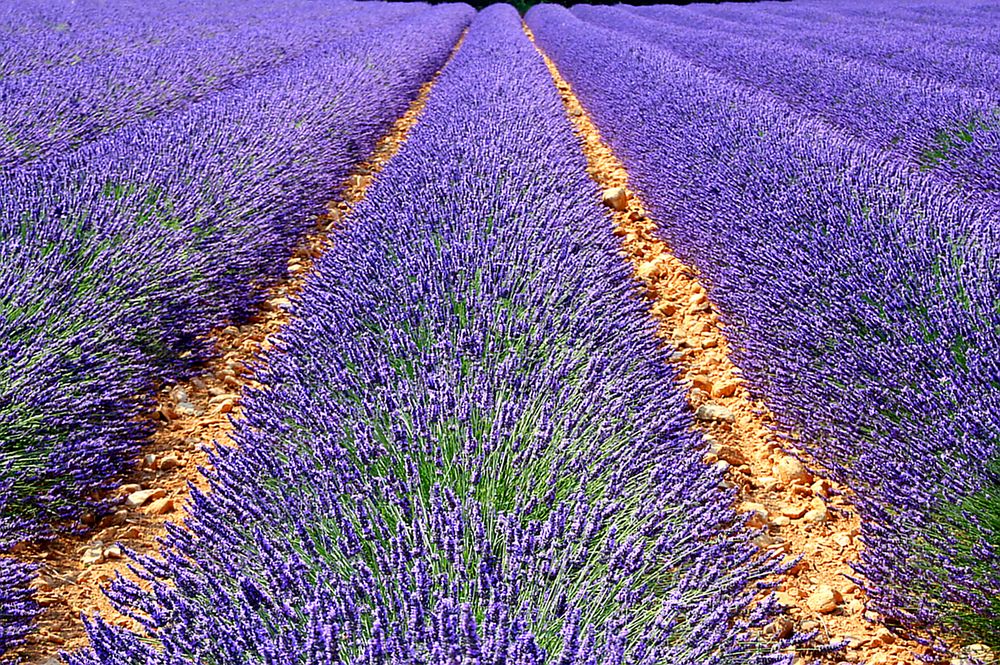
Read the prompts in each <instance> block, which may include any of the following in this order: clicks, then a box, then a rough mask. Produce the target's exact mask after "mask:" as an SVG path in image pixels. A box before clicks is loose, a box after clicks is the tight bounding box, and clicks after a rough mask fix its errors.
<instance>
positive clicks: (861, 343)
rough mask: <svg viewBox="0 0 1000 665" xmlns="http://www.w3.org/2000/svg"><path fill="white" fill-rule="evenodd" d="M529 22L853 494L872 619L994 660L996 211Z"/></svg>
mask: <svg viewBox="0 0 1000 665" xmlns="http://www.w3.org/2000/svg"><path fill="white" fill-rule="evenodd" d="M574 11H577V10H574ZM579 11H580V13H581V14H583V15H587V16H588V17H590V16H593V15H595V14H596V13H597V11H598V10H596V9H587V10H583V9H579ZM615 15H616V16H622V14H621V13H618V14H615ZM625 16H627V14H625ZM527 20H528V23H529V25H530V26H531V27H532V29H533V30H534V32H535V35H536V38H537V39H538V42H539V44H540V45H541V47H542V48H543V50H545V51H546V52H547V53H548V54H549V55H550V57H552V58H553V60H554V61H555V63H556V65H557V66H558V67H559V68H560V70H561V71H562V73H563V75H564V76H565V77H566V78H567V79H568V80H569V82H570V83H571V84H572V85H573V86H574V89H575V91H576V93H577V95H578V96H579V97H580V99H581V101H582V102H583V104H584V106H585V107H586V108H587V109H588V111H589V112H590V113H591V114H592V116H593V118H594V120H595V122H596V123H597V125H598V126H599V127H600V129H601V131H602V133H603V134H604V136H605V138H606V139H607V140H608V141H609V142H610V144H611V146H612V148H613V149H614V150H615V151H616V153H617V154H618V155H619V157H620V158H621V159H622V160H623V162H624V163H625V165H626V167H627V168H628V169H629V172H630V174H631V176H632V178H633V183H634V185H635V186H636V188H637V190H638V191H639V192H640V194H641V196H642V197H643V198H644V200H645V202H646V203H647V204H648V206H649V208H650V210H651V213H652V214H653V215H654V217H655V219H656V220H657V222H658V224H659V225H660V228H661V229H662V233H663V235H664V237H665V239H666V240H667V241H668V242H669V243H670V245H671V246H672V247H673V248H674V250H675V251H676V252H677V253H678V254H679V255H680V256H681V258H683V259H684V260H686V261H689V262H691V263H692V264H693V265H695V266H697V268H698V269H699V271H700V273H701V275H702V277H703V279H704V280H705V281H706V283H707V284H708V286H709V288H710V292H711V295H712V297H713V299H714V300H715V302H716V303H717V304H718V305H719V307H720V309H721V311H722V312H723V315H724V320H725V324H726V330H727V334H728V336H729V337H730V339H731V340H732V342H733V343H734V347H735V348H736V350H737V357H736V360H737V362H738V363H739V364H740V365H741V366H742V368H743V369H744V370H745V372H746V375H747V377H748V379H749V381H750V382H751V384H752V387H753V388H754V390H755V391H756V392H757V394H758V395H760V396H762V397H764V398H765V399H766V400H767V401H768V403H769V404H770V405H771V406H772V408H773V409H774V410H775V412H776V413H777V414H778V415H779V417H781V418H782V419H783V420H784V424H785V425H786V426H787V427H788V428H789V429H791V430H793V431H795V432H796V433H797V434H798V435H799V436H800V438H801V443H802V445H804V446H805V447H806V448H807V449H808V450H809V452H810V453H811V454H812V455H813V457H814V458H815V459H817V460H818V461H819V462H820V463H821V464H823V465H825V466H826V467H827V468H828V469H829V470H831V471H832V472H833V473H834V474H835V475H836V476H837V477H838V478H840V479H842V480H844V481H845V482H847V483H848V484H849V485H850V486H851V487H852V488H854V489H855V490H856V491H857V494H858V499H857V501H858V503H857V506H858V508H859V509H860V511H861V513H862V516H863V521H862V529H863V534H862V535H863V540H864V544H865V548H866V549H865V553H864V561H863V563H862V565H861V570H862V571H863V572H864V574H865V575H866V576H867V579H868V580H869V582H870V584H871V586H872V591H873V593H874V594H875V598H876V601H877V607H878V609H880V610H881V611H883V612H885V613H886V614H888V615H890V616H893V617H896V618H898V619H901V620H903V621H906V622H908V623H921V622H926V621H932V620H935V619H941V620H946V621H949V622H954V624H953V625H958V626H959V627H962V628H968V629H971V630H978V631H980V632H979V635H980V637H981V638H982V639H984V640H990V641H992V642H994V643H995V642H996V640H997V636H998V635H1000V630H998V622H1000V600H998V598H1000V573H998V571H1000V567H998V566H1000V462H998V460H1000V445H998V442H1000V357H998V356H997V352H996V350H997V349H998V348H1000V310H998V308H997V305H998V303H1000V281H998V280H997V279H996V278H995V275H996V271H997V268H998V266H1000V227H998V226H997V224H996V219H995V218H994V217H993V216H991V215H992V213H984V212H983V210H981V209H978V208H976V207H975V206H973V205H972V204H970V203H969V202H968V201H966V200H964V199H963V198H961V197H960V196H958V195H954V194H952V193H951V192H950V191H949V190H947V189H946V188H943V187H942V186H941V185H940V183H939V182H938V181H937V180H935V179H931V178H930V177H928V176H926V175H923V174H920V173H915V172H913V171H912V170H911V169H909V168H907V167H906V166H905V165H902V164H899V163H898V162H896V161H893V160H890V159H888V158H886V157H885V156H884V155H882V154H880V153H878V152H876V151H873V150H871V149H870V148H869V147H868V146H866V145H864V144H862V143H859V142H857V141H855V140H852V139H850V138H849V137H845V136H844V135H843V134H841V133H839V132H837V131H836V130H834V129H833V128H831V127H830V126H829V125H828V124H825V123H822V122H818V121H817V120H815V119H813V118H809V117H806V116H802V115H801V114H799V113H797V112H796V111H795V109H794V108H792V107H790V106H788V105H786V104H784V103H782V102H781V101H779V100H777V99H776V98H775V97H774V96H772V95H768V94H766V93H761V92H759V91H757V90H754V89H752V88H749V87H746V86H742V85H740V84H737V83H734V82H733V81H731V80H729V79H727V78H725V77H723V76H720V75H718V74H716V73H713V72H710V71H708V70H707V69H705V68H701V67H699V66H696V65H694V64H692V63H691V62H688V61H686V60H684V59H682V58H679V57H677V56H675V55H673V54H671V53H670V52H669V51H667V50H665V49H663V48H660V47H658V46H654V45H652V44H650V43H647V42H645V41H643V40H641V39H634V38H631V37H628V36H626V35H623V34H622V33H620V32H616V31H613V30H606V29H602V28H600V27H598V26H596V25H594V24H592V23H586V22H584V21H581V20H580V19H579V18H577V17H576V16H574V15H573V13H571V12H569V11H567V10H565V9H561V8H556V7H552V6H539V7H536V8H534V9H533V10H532V11H530V12H529V13H528V15H527ZM621 20H623V21H624V20H626V19H625V18H622V19H621ZM637 20H638V19H637ZM617 27H618V28H620V29H626V28H627V26H625V25H623V24H619V25H618V26H617ZM781 50H782V49H781V48H778V47H775V51H781ZM786 52H787V51H786ZM759 54H760V57H761V58H762V59H763V58H764V56H765V53H764V52H763V51H761V52H759ZM795 55H796V57H798V56H799V55H801V53H799V52H796V54H795ZM722 57H723V56H721V55H720V59H721V58H722ZM769 61H770V62H774V61H775V60H774V59H773V58H772V59H769ZM810 62H811V60H810ZM757 65H758V61H756V60H755V61H754V62H753V63H747V69H753V68H755V67H757ZM761 66H762V67H765V68H766V64H761ZM795 71H796V72H797V71H798V69H796V70H795ZM850 71H855V70H854V69H851V70H850ZM785 74H786V75H787V71H786V72H785ZM745 75H746V76H747V77H753V76H755V75H754V74H752V73H746V74H745ZM789 80H790V81H791V80H794V77H789ZM828 83H829V84H830V85H831V89H832V88H834V87H835V85H834V83H835V80H828ZM837 89H839V88H837ZM887 94H890V91H887Z"/></svg>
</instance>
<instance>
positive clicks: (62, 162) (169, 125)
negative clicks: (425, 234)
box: [0, 4, 472, 625]
mask: <svg viewBox="0 0 1000 665" xmlns="http://www.w3.org/2000/svg"><path fill="white" fill-rule="evenodd" d="M352 11H354V10H352ZM369 11H371V12H373V13H375V14H379V15H381V13H382V12H384V11H388V14H389V15H395V14H398V13H399V11H398V10H396V9H388V10H387V9H386V7H385V6H384V5H378V4H374V5H371V6H370V9H369ZM406 14H407V15H405V16H404V17H403V18H402V20H400V21H398V22H393V23H391V24H389V25H387V26H385V27H379V28H376V29H374V30H368V31H362V32H359V33H358V34H356V35H355V36H353V37H349V38H348V37H342V38H341V39H339V40H336V41H335V42H333V43H330V44H324V45H321V46H318V47H317V48H315V49H313V50H312V51H311V52H310V53H309V54H308V55H306V56H303V57H302V58H300V59H299V60H297V61H296V62H295V63H292V64H290V65H288V66H285V67H279V68H276V69H274V70H272V71H270V72H269V73H268V74H266V75H264V76H261V77H257V78H254V79H251V80H247V81H244V82H243V83H242V84H241V85H239V86H236V87H233V88H231V89H229V90H227V91H224V92H221V93H219V94H217V95H214V96H212V97H209V98H206V99H204V100H202V101H200V102H198V103H195V104H191V105H190V106H188V107H185V108H184V109H182V110H180V111H178V112H176V113H169V114H165V115H161V116H158V117H156V118H154V119H151V120H146V121H142V122H138V123H133V124H131V125H128V126H126V127H123V128H121V129H119V130H117V131H115V132H112V133H110V134H107V135H106V136H105V137H103V138H102V139H100V140H98V141H95V142H93V143H90V144H89V145H87V146H85V147H83V148H81V149H80V150H77V151H75V152H73V153H70V154H68V155H65V156H63V157H61V158H60V159H53V160H45V161H44V162H39V163H36V164H32V165H28V166H25V167H23V168H20V169H17V170H16V171H15V172H14V173H12V174H9V175H8V176H5V177H4V178H2V179H0V211H2V214H0V245H2V246H3V248H4V249H3V252H0V550H2V549H4V548H7V547H9V546H10V545H11V544H13V543H15V542H17V541H19V540H23V539H26V538H30V537H37V536H41V535H45V533H46V532H47V529H48V523H49V522H52V521H55V520H62V519H71V518H74V517H77V516H79V514H80V513H81V512H82V511H83V510H85V509H87V508H88V507H92V503H91V502H90V500H89V499H88V498H87V497H88V496H89V495H90V494H91V493H92V492H93V491H94V490H97V489H100V488H102V487H108V486H110V484H111V483H113V479H114V477H115V476H116V475H118V474H120V473H121V472H122V471H124V470H125V469H127V468H128V467H129V465H130V464H131V462H132V459H133V457H134V455H135V453H136V451H137V449H138V446H139V445H140V444H141V442H142V441H143V439H144V437H145V436H146V435H147V434H148V428H149V426H150V425H149V423H148V421H147V420H145V419H141V418H138V417H137V416H139V415H140V414H142V413H143V412H144V411H146V410H147V408H148V406H149V399H150V397H151V395H152V391H153V389H154V387H155V385H156V384H157V383H158V382H161V381H171V380H176V379H177V378H179V377H181V376H183V375H184V373H185V372H187V371H189V370H190V369H191V368H192V367H193V366H194V365H195V364H196V363H197V362H198V361H199V360H201V359H203V358H204V357H205V353H206V352H207V351H208V349H207V346H208V341H207V338H206V334H207V333H208V332H209V331H210V330H211V329H213V328H215V327H217V326H219V325H223V324H224V323H225V322H226V321H238V320H239V319H240V318H241V317H243V316H245V315H246V314H247V313H249V312H250V311H251V308H252V307H253V305H254V304H255V303H257V302H258V301H259V300H260V298H261V297H262V295H263V289H262V288H261V287H262V286H266V285H267V284H268V283H269V282H271V281H273V280H274V279H275V278H277V277H279V276H280V275H281V274H282V272H283V271H284V270H285V266H286V265H287V263H286V261H287V256H288V254H289V253H290V250H291V247H292V246H293V245H294V243H295V242H296V240H297V239H298V238H300V237H301V235H302V233H304V232H305V231H306V230H307V229H308V228H309V226H310V221H309V219H310V216H311V215H315V214H317V213H320V212H322V211H323V210H324V206H325V203H326V202H327V201H328V200H329V199H330V198H331V197H333V196H334V195H335V194H336V193H337V191H338V190H339V188H340V187H341V186H342V185H343V181H344V180H345V178H346V176H347V174H348V172H349V169H350V167H351V166H352V165H354V164H355V163H357V162H358V161H360V160H361V159H363V158H364V157H365V156H367V155H368V154H369V153H370V152H371V150H372V149H373V148H374V145H375V143H376V141H377V140H378V139H379V138H380V137H381V136H382V134H384V132H385V131H386V130H387V129H388V127H389V126H390V125H391V123H392V122H393V121H394V120H395V119H396V118H397V117H399V116H400V115H401V114H402V113H403V112H404V111H405V110H406V108H407V107H408V105H409V103H410V102H411V101H412V99H413V98H414V97H415V96H416V94H417V92H418V90H419V88H420V86H421V85H422V84H423V83H424V82H425V81H426V80H428V78H429V77H430V76H431V75H432V74H433V72H434V71H435V70H436V69H438V68H439V67H440V66H441V64H442V63H443V62H444V61H445V58H446V57H447V55H448V53H449V52H450V50H451V49H452V47H453V45H454V44H455V42H456V41H457V39H458V37H459V35H460V34H461V31H462V30H463V29H464V27H465V26H466V25H467V24H468V22H469V20H471V14H472V10H471V9H470V8H468V7H467V6H465V5H451V6H441V7H436V8H428V7H427V6H419V10H418V11H413V8H410V9H409V10H408V11H407V12H406ZM350 16H353V14H350V13H349V15H345V16H344V17H342V22H351V21H353V20H355V19H352V18H350ZM356 18H357V20H359V21H361V22H362V23H370V22H371V19H370V18H368V17H364V16H359V17H356ZM7 616H8V614H7V612H6V609H5V608H3V607H0V625H3V624H4V622H5V621H6V617H7Z"/></svg>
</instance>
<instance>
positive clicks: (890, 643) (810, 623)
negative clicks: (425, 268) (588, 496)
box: [524, 25, 929, 665]
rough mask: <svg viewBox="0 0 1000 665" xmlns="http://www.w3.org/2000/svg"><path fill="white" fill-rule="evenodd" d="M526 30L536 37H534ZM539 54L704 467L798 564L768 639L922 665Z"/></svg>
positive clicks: (838, 508)
mask: <svg viewBox="0 0 1000 665" xmlns="http://www.w3.org/2000/svg"><path fill="white" fill-rule="evenodd" d="M524 29H525V32H526V33H527V34H528V37H529V38H530V39H531V40H532V41H534V36H533V35H532V34H531V31H530V29H529V28H528V27H527V26H526V25H525V27H524ZM539 53H541V55H542V57H543V58H544V59H545V64H546V65H547V66H548V68H549V72H550V73H551V74H552V78H553V80H554V81H555V84H556V87H557V88H558V90H559V94H560V95H561V96H562V99H563V103H564V105H565V107H566V112H567V114H568V115H569V118H570V120H571V121H572V123H573V126H574V127H575V129H576V132H577V134H578V135H579V137H580V141H581V143H582V146H583V150H584V152H585V153H586V156H587V161H588V172H589V173H590V176H591V177H592V178H593V179H594V181H595V182H597V184H598V185H599V186H600V187H601V188H602V190H603V200H604V204H605V205H606V206H608V207H609V208H610V209H611V213H612V217H613V221H614V227H615V231H614V232H615V235H617V236H619V237H620V238H621V240H622V248H623V253H624V255H625V256H626V257H627V258H628V260H629V261H630V262H631V263H632V265H633V267H634V269H635V275H636V276H637V277H638V278H639V279H640V280H641V282H642V283H643V284H644V286H645V290H646V297H647V299H648V301H649V306H650V311H651V312H652V314H653V316H654V317H655V318H656V320H657V322H658V324H659V329H658V335H659V336H660V337H661V338H662V339H663V340H664V344H668V345H670V347H671V348H673V349H675V352H674V354H673V355H672V357H671V361H672V362H674V363H675V364H676V367H677V371H678V373H679V375H680V378H681V380H682V382H683V383H684V385H685V386H686V387H687V388H688V393H687V397H688V402H689V403H690V405H691V409H692V411H693V412H694V415H695V421H696V426H697V428H698V430H699V431H701V432H702V433H703V434H704V435H705V436H706V437H707V438H709V439H710V440H711V442H712V447H711V452H710V453H709V454H707V455H706V458H705V461H706V463H709V464H718V465H722V466H723V468H725V469H727V470H728V473H727V478H728V482H729V483H732V484H733V485H734V486H736V487H737V488H738V489H739V501H740V503H739V506H738V508H739V510H740V511H741V512H745V513H751V515H750V525H751V526H753V527H755V528H757V529H759V530H760V535H759V536H758V537H757V539H756V542H757V544H758V545H759V546H760V547H762V548H764V549H766V550H775V551H778V552H781V553H783V554H784V555H785V556H787V557H801V561H800V562H799V563H798V564H797V565H795V566H794V568H792V569H791V570H790V571H789V572H788V574H786V575H784V576H782V579H780V580H778V586H777V588H776V591H777V595H778V598H779V600H780V602H781V603H782V604H783V605H784V606H786V607H787V608H788V609H787V611H786V612H785V614H784V615H782V616H780V617H779V618H778V619H777V620H775V621H774V623H772V624H771V625H769V626H768V627H767V628H766V629H765V633H766V634H767V636H768V637H769V638H780V637H785V636H788V635H790V634H792V632H793V631H799V632H811V631H818V634H817V636H816V639H815V640H814V641H813V644H814V645H815V646H821V645H825V644H833V643H838V642H842V641H847V643H848V646H846V648H844V649H842V650H839V651H837V652H836V653H833V654H830V655H827V656H824V657H823V658H824V660H825V661H828V662H835V663H836V662H846V663H866V664H867V665H902V664H906V665H909V664H911V663H918V662H920V661H918V660H917V658H916V657H915V654H918V653H919V654H928V653H929V652H928V649H927V648H926V647H923V646H921V645H919V644H918V643H916V642H913V641H910V640H907V639H905V638H904V636H902V635H899V634H896V633H893V632H891V631H890V630H889V629H888V628H886V626H885V625H884V624H882V623H881V622H880V620H879V617H878V616H877V615H876V614H874V613H873V612H870V611H867V610H866V608H865V600H866V598H865V593H864V591H863V590H862V589H860V588H859V587H858V585H856V584H854V583H853V582H851V581H850V580H849V579H848V576H852V577H855V578H857V573H856V572H855V571H854V570H853V569H852V568H851V563H852V562H856V561H857V560H858V555H859V552H860V547H861V545H860V543H859V542H858V534H859V524H860V523H859V519H858V516H857V515H856V514H855V513H854V511H853V510H852V509H851V502H850V495H849V493H848V492H846V491H845V490H844V488H842V487H840V486H839V485H838V484H837V483H834V482H831V481H830V480H828V479H824V478H822V477H818V476H815V475H813V473H811V472H810V471H809V470H808V469H807V468H806V467H805V466H803V464H802V463H801V462H800V461H799V460H798V459H796V458H795V457H793V456H791V455H789V454H786V453H785V452H784V451H783V448H782V445H781V443H780V439H779V438H778V437H776V436H775V434H774V431H773V430H772V429H771V428H770V426H771V425H773V424H774V422H775V420H774V417H773V416H772V414H771V413H770V411H768V409H767V407H766V406H764V405H763V404H762V403H761V402H759V401H755V400H753V399H752V398H751V397H750V395H749V394H748V392H747V390H746V388H745V387H744V386H743V381H742V378H741V375H740V371H739V369H738V368H737V367H736V366H735V365H734V364H733V363H732V361H731V360H730V359H729V353H730V351H729V348H730V347H729V343H728V342H727V340H726V337H725V334H724V331H723V328H722V323H721V322H720V320H719V315H718V313H717V312H716V310H715V307H714V306H713V304H712V302H711V301H710V300H709V298H708V293H707V291H706V290H705V288H704V287H703V286H702V285H701V284H700V283H699V281H698V273H697V271H696V270H695V269H694V268H692V267H689V266H687V265H685V264H683V263H682V262H681V261H680V260H679V259H677V258H676V257H675V256H674V255H673V254H672V253H671V252H670V249H669V248H668V247H667V246H666V244H665V243H664V242H663V241H662V240H660V235H659V233H658V232H657V228H656V224H655V222H653V221H652V220H651V219H649V217H648V216H647V215H646V212H645V210H644V208H643V206H642V202H641V201H640V200H639V199H638V198H637V197H636V195H635V193H634V192H633V191H632V190H631V189H630V188H629V184H628V174H627V173H626V171H625V168H624V166H623V165H622V163H621V162H620V161H619V160H618V159H617V158H616V157H615V155H614V153H613V152H612V151H611V149H610V148H609V147H608V145H607V144H606V143H604V141H603V140H602V138H601V135H600V132H599V131H598V130H597V127H596V126H595V125H594V123H593V122H592V121H591V119H590V117H589V116H588V115H587V113H586V111H585V110H584V109H583V107H582V106H581V104H580V102H579V100H577V98H576V96H575V95H574V94H573V90H572V89H571V87H570V85H569V84H568V83H567V82H566V80H565V79H563V78H562V76H561V75H560V74H559V71H558V70H557V69H556V67H555V65H554V64H553V62H552V61H551V60H550V59H549V58H548V57H547V56H546V55H545V54H544V53H543V52H542V51H541V49H539ZM815 657H816V656H815V654H813V653H810V652H809V651H805V650H802V651H800V653H799V655H798V656H797V657H796V659H795V660H796V663H797V664H798V663H805V662H809V661H811V660H813V659H814V658H815Z"/></svg>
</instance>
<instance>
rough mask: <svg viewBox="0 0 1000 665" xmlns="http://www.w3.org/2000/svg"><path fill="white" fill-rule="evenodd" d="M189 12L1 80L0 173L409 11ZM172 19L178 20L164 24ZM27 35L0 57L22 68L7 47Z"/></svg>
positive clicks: (100, 37)
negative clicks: (146, 31)
mask: <svg viewBox="0 0 1000 665" xmlns="http://www.w3.org/2000/svg"><path fill="white" fill-rule="evenodd" d="M191 9H192V10H194V11H192V12H191V15H190V16H186V17H185V14H184V13H183V12H177V11H176V9H175V8H174V7H170V8H169V9H168V8H167V7H164V6H160V12H161V14H165V15H167V17H168V18H167V20H166V21H164V22H163V23H162V24H157V25H156V29H155V33H154V34H153V35H151V36H150V41H149V42H148V43H147V42H143V41H141V40H139V41H132V40H131V39H129V38H128V37H126V36H124V35H122V34H121V30H108V31H106V32H104V31H100V30H98V31H94V32H95V33H96V34H95V35H94V37H95V38H94V39H93V40H92V41H90V42H89V43H87V44H86V51H85V52H83V53H80V52H79V50H81V49H79V48H78V49H77V50H75V51H74V53H73V55H72V57H71V59H70V60H69V61H68V62H67V63H65V64H62V65H60V66H55V67H40V66H36V67H35V68H34V69H33V70H31V71H26V72H24V73H21V74H19V75H16V76H7V77H5V78H0V83H2V85H0V169H5V170H6V169H9V168H12V167H15V166H17V165H19V164H23V163H26V162H31V161H34V160H37V159H40V158H44V157H47V156H53V155H54V156H56V157H58V156H59V155H60V154H63V153H65V152H66V151H68V150H71V149H74V148H78V147H79V146H81V145H83V144H85V143H86V142H88V141H90V140H93V139H95V138H97V137H100V136H102V135H104V134H107V133H108V132H110V131H112V130H114V129H116V128H118V127H122V126H124V125H128V124H130V123H133V122H137V121H140V120H142V119H145V118H150V117H152V116H155V115H158V114H160V113H163V112H165V111H169V110H171V109H174V108H178V107H181V106H183V105H184V104H188V103H191V102H192V101H195V100H198V99H200V98H203V97H205V96H206V95H210V94H212V93H213V92H216V91H218V90H221V89H225V88H228V87H231V86H233V85H236V84H239V82H240V81H241V80H243V79H246V78H248V77H251V76H253V75H255V74H258V75H259V74H261V73H263V72H266V71H267V70H270V69H273V68H275V67H278V66H280V65H281V64H282V63H284V62H286V61H290V60H294V59H296V58H298V57H301V56H303V54H306V53H309V52H312V51H314V50H316V49H317V48H322V47H323V45H329V44H335V43H337V42H338V41H341V40H344V39H345V38H348V37H349V35H350V34H351V33H357V32H363V31H364V30H365V29H370V28H373V27H376V26H377V25H379V24H383V23H388V22H391V21H392V20H394V19H398V18H399V17H401V16H404V15H405V14H407V13H409V12H412V11H413V9H414V6H413V5H408V4H391V5H390V4H387V5H380V4H377V3H376V4H374V5H373V6H372V7H369V8H365V9H361V7H360V6H359V5H356V4H351V3H345V2H330V3H322V2H316V1H315V0H297V1H296V2H293V3H291V4H289V3H284V2H282V3H277V2H270V1H269V0H263V1H260V2H257V1H255V2H253V3H250V4H245V3H239V4H233V3H216V4H214V6H212V10H214V11H206V8H204V7H196V6H192V7H191ZM105 11H107V12H109V13H112V14H113V15H118V14H120V13H121V12H122V8H121V7H118V6H115V5H111V6H109V7H107V8H106V10H105ZM178 16H179V17H183V18H187V20H177V19H174V20H171V18H170V17H178ZM92 20H97V19H96V18H94V19H92ZM70 27H71V26H70ZM70 27H67V28H66V29H67V30H69V29H70ZM53 31H54V30H53V29H52V28H50V29H49V30H48V31H47V32H46V34H50V33H51V32H53ZM31 35H32V33H28V34H27V35H25V36H24V37H23V38H22V39H21V40H11V41H12V42H13V44H11V45H8V46H7V47H6V48H5V47H4V46H2V45H0V57H3V58H5V59H10V60H13V61H14V62H16V63H17V66H18V67H19V68H28V67H30V64H31V63H30V61H28V62H25V60H24V54H22V53H18V52H17V48H16V45H17V44H18V43H19V42H27V44H26V46H29V47H30V46H31V45H32V41H31ZM3 51H6V52H3ZM91 52H92V53H93V55H91ZM35 57H36V58H37V59H38V60H42V61H44V60H45V59H46V58H48V57H49V55H48V53H47V52H45V51H40V52H38V53H36V55H35ZM10 60H8V61H10Z"/></svg>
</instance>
